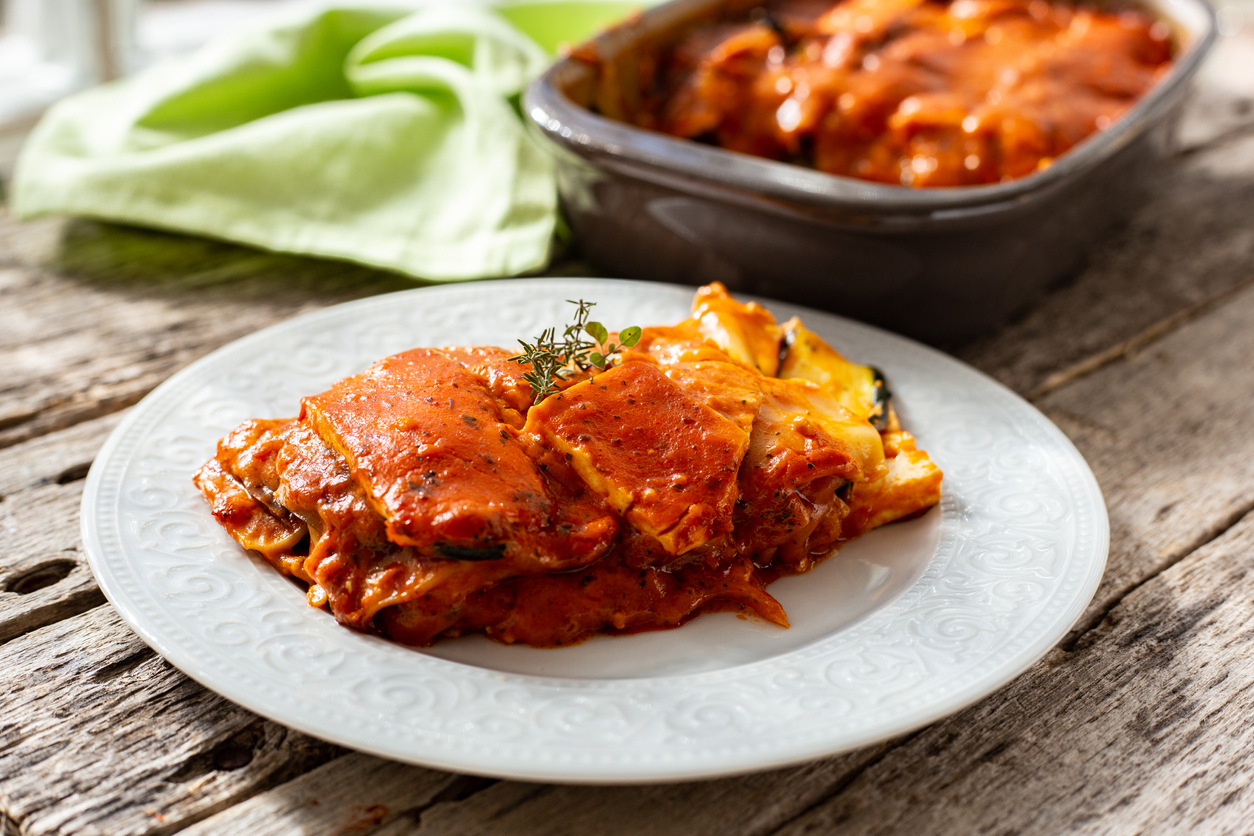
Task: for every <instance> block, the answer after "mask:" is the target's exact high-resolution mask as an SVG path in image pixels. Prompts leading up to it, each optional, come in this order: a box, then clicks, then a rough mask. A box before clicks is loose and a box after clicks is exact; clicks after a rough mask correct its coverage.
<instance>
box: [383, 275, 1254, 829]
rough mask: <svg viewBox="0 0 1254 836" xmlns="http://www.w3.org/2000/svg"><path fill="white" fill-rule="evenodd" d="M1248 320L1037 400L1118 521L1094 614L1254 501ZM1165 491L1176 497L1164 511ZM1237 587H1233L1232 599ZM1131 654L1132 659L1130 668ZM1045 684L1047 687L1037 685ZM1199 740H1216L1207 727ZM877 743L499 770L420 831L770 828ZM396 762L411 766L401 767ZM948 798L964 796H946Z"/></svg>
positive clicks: (1008, 710)
mask: <svg viewBox="0 0 1254 836" xmlns="http://www.w3.org/2000/svg"><path fill="white" fill-rule="evenodd" d="M1251 321H1254V289H1251V290H1247V291H1245V292H1244V293H1243V294H1241V295H1239V296H1237V297H1236V298H1234V299H1232V300H1231V302H1230V303H1229V304H1228V305H1225V306H1223V307H1221V308H1218V309H1216V310H1214V311H1212V312H1211V313H1209V314H1208V315H1206V316H1204V317H1202V318H1201V319H1198V320H1196V321H1194V322H1191V323H1189V324H1187V325H1185V326H1183V327H1181V328H1180V329H1179V330H1177V331H1176V332H1174V333H1172V334H1169V335H1167V336H1166V337H1165V338H1163V339H1162V340H1161V342H1159V343H1156V344H1154V345H1153V346H1152V347H1151V348H1150V349H1149V350H1147V351H1145V352H1144V353H1142V354H1140V355H1137V356H1133V357H1131V358H1125V359H1124V360H1122V361H1120V362H1118V363H1115V364H1112V365H1110V366H1108V367H1106V368H1103V369H1101V370H1100V371H1098V372H1096V373H1094V374H1093V375H1092V376H1091V378H1087V379H1084V380H1080V381H1077V382H1073V383H1072V384H1070V385H1069V386H1066V387H1064V388H1063V389H1061V390H1059V391H1057V392H1055V393H1054V394H1053V395H1051V396H1050V397H1048V398H1046V399H1045V400H1044V402H1043V404H1042V405H1043V407H1044V408H1045V409H1046V410H1047V411H1048V412H1049V414H1050V415H1051V416H1052V417H1053V418H1054V419H1055V420H1057V421H1059V422H1060V423H1061V424H1062V425H1063V426H1064V428H1066V429H1067V430H1068V431H1069V432H1070V433H1071V435H1072V437H1073V438H1074V439H1075V440H1076V441H1077V443H1078V444H1079V445H1080V447H1081V449H1082V451H1083V452H1084V453H1085V455H1086V456H1087V457H1088V458H1089V461H1090V463H1091V464H1092V465H1093V467H1094V471H1095V472H1096V474H1097V476H1098V480H1099V482H1100V483H1101V484H1102V487H1103V489H1104V490H1105V492H1106V498H1107V502H1108V504H1109V506H1110V514H1111V521H1112V527H1113V530H1114V532H1115V535H1114V538H1113V548H1112V553H1111V560H1110V570H1109V573H1108V579H1107V581H1106V582H1105V583H1104V584H1103V586H1102V589H1101V591H1100V592H1099V597H1098V598H1097V599H1096V601H1095V603H1094V605H1093V607H1092V608H1091V610H1090V621H1091V620H1092V619H1094V618H1099V617H1100V616H1101V614H1102V613H1103V612H1105V610H1106V609H1107V608H1109V607H1111V606H1113V605H1114V604H1115V603H1116V602H1118V601H1119V600H1120V598H1121V597H1122V596H1123V595H1124V594H1126V592H1127V591H1128V589H1129V588H1130V587H1132V586H1134V585H1135V584H1137V583H1140V582H1143V581H1144V580H1145V579H1146V578H1149V577H1152V576H1154V575H1155V574H1156V573H1158V572H1159V571H1161V570H1162V569H1164V568H1165V567H1166V566H1168V565H1170V563H1172V562H1174V561H1176V560H1179V559H1180V558H1181V557H1184V556H1185V555H1186V554H1187V553H1189V552H1191V551H1193V550H1194V549H1196V547H1197V546H1198V545H1199V544H1200V543H1202V542H1204V541H1206V540H1208V539H1210V538H1212V537H1214V536H1215V535H1216V533H1217V532H1219V531H1221V530H1222V529H1223V528H1226V527H1227V526H1228V525H1230V524H1231V523H1232V519H1233V517H1234V515H1237V514H1240V513H1241V512H1242V510H1243V509H1244V510H1248V509H1249V508H1250V507H1251V505H1254V436H1251V435H1250V434H1249V433H1248V432H1246V431H1243V429H1242V428H1243V425H1244V423H1245V419H1246V416H1248V414H1249V405H1250V404H1254V366H1250V365H1249V364H1248V362H1246V361H1245V358H1248V357H1249V356H1254V332H1252V331H1251V330H1250V329H1249V327H1248V323H1249V322H1251ZM1074 416H1080V417H1078V418H1077V417H1074ZM1164 494H1169V495H1170V500H1171V501H1174V502H1177V503H1178V504H1177V505H1175V506H1173V507H1171V508H1168V509H1167V510H1166V511H1165V512H1164V511H1163V508H1164V507H1165V505H1164V503H1166V502H1167V500H1166V499H1164V498H1163V495H1164ZM1252 525H1254V523H1252ZM1242 542H1245V541H1242ZM1242 595H1244V593H1241V592H1239V591H1238V592H1234V596H1235V597H1236V598H1238V599H1239V598H1241V596H1242ZM1244 600H1248V595H1247V596H1246V597H1245V599H1244ZM1086 641H1088V640H1087V639H1086ZM1073 656H1074V655H1073ZM1073 656H1068V655H1067V654H1066V653H1062V652H1059V653H1058V654H1055V656H1054V657H1053V658H1052V659H1051V660H1047V662H1046V663H1044V664H1042V665H1039V666H1038V667H1037V668H1036V669H1035V672H1034V673H1033V674H1032V675H1031V676H1033V677H1037V678H1038V680H1034V681H1039V677H1040V676H1042V675H1043V674H1042V671H1049V670H1052V668H1053V667H1055V666H1057V665H1059V664H1064V663H1067V660H1069V659H1071V658H1073ZM1074 658H1080V657H1079V656H1074ZM1224 658H1226V656H1225V657H1224ZM1132 664H1133V667H1132V668H1130V670H1135V669H1136V668H1135V663H1132ZM1041 687H1046V686H1041ZM1084 687H1085V688H1091V687H1096V685H1094V684H1092V683H1089V684H1086V685H1085V686H1084ZM1049 693H1050V691H1049V689H1048V687H1046V690H1045V691H1044V692H1043V694H1044V695H1045V696H1043V697H1042V699H1044V698H1046V697H1047V696H1048V694H1049ZM1067 693H1070V692H1067ZM1023 705H1024V698H1023V696H1022V694H1021V692H1020V691H1019V690H1017V688H1016V689H1015V690H1010V691H1004V692H1002V693H999V694H996V695H994V696H992V697H990V698H989V699H988V700H986V701H985V703H983V704H982V708H981V709H980V710H982V711H985V712H992V713H994V714H996V713H997V712H1002V713H1004V714H1005V716H1007V717H1014V716H1017V712H1019V711H1020V709H1021V707H1022V706H1023ZM1105 708H1108V707H1104V709H1103V710H1105ZM1034 710H1035V709H1034ZM967 716H969V715H967ZM997 716H1001V714H997ZM1124 720H1125V721H1127V722H1131V719H1130V715H1127V714H1126V713H1125V717H1124ZM965 722H966V721H964V720H963V719H961V718H959V719H955V720H952V721H948V722H946V723H944V724H943V725H942V727H943V728H945V729H947V730H948V731H946V732H945V734H949V735H953V736H955V737H960V736H962V735H963V734H965V733H966V732H965V727H964V723H965ZM1215 722H1216V726H1215V728H1214V729H1213V734H1215V735H1218V736H1221V737H1223V736H1226V735H1228V734H1229V733H1230V727H1231V726H1230V724H1231V723H1234V722H1243V717H1242V716H1241V715H1227V714H1223V713H1222V712H1221V713H1220V714H1219V715H1216V717H1215ZM1066 740H1067V739H1066V738H1065V737H1060V738H1059V739H1058V741H1057V746H1058V748H1057V749H1056V750H1054V751H1052V752H1047V753H1045V755H1042V757H1055V758H1060V759H1062V758H1066V757H1067V749H1066ZM1195 742H1197V745H1199V746H1201V745H1204V744H1213V745H1219V744H1218V743H1217V742H1216V741H1211V740H1210V738H1209V737H1207V738H1205V740H1203V739H1201V738H1199V740H1198V741H1195ZM911 745H912V744H911ZM1025 745H1026V744H1025ZM886 752H887V753H888V754H885V753H886ZM881 757H884V758H885V759H888V758H897V757H898V755H897V754H896V752H895V750H894V749H892V748H891V747H887V746H886V747H882V748H881V749H872V750H863V751H860V752H855V753H851V754H849V755H845V756H841V757H838V758H834V759H832V760H829V761H826V762H822V763H818V764H812V765H808V766H805V767H800V768H797V769H792V770H786V771H782V772H776V773H769V774H764V775H755V776H749V777H745V778H736V779H729V780H726V781H715V782H710V783H702V784H690V785H676V786H671V787H634V788H578V789H576V788H559V787H543V786H534V785H525V784H519V783H515V782H502V783H500V784H498V785H495V786H493V787H491V788H489V789H487V790H485V791H483V792H481V793H479V794H477V795H475V796H473V797H472V798H471V799H470V800H468V801H466V802H464V803H453V802H446V803H442V804H437V805H434V806H431V807H430V808H426V809H422V810H421V811H420V818H421V822H420V824H421V827H422V828H423V829H422V830H420V831H419V832H431V833H457V834H461V833H467V834H470V833H482V832H500V831H504V832H510V833H517V834H528V833H537V834H538V833H582V832H590V831H598V832H601V831H603V832H607V833H618V832H622V833H626V832H641V831H652V830H655V831H658V832H659V833H671V832H674V833H680V832H683V833H695V834H701V833H709V834H716V833H726V832H743V833H769V832H772V830H773V829H775V828H777V827H779V826H782V825H784V824H785V823H786V822H787V821H788V820H789V819H790V818H791V817H792V816H795V815H797V814H798V813H799V812H800V811H802V810H805V809H807V808H808V807H809V806H811V805H813V804H817V803H820V802H821V801H822V800H823V799H824V798H827V797H830V796H831V795H832V794H833V793H835V792H838V791H839V788H840V787H841V786H842V785H844V784H845V783H849V782H852V781H853V780H854V779H855V777H856V776H857V775H859V774H860V773H861V772H862V771H863V770H864V769H867V768H868V767H867V764H872V763H874V762H876V760H877V759H879V758H881ZM938 757H939V756H935V757H933V759H932V760H930V761H920V760H919V759H917V758H916V759H915V760H911V761H910V764H912V765H913V766H912V767H911V768H916V769H924V770H934V769H936V768H941V767H946V764H947V762H946V761H945V760H944V759H943V758H940V759H939V760H938V759H937V758H938ZM1024 757H1026V756H1024ZM1128 766H1129V769H1131V768H1132V767H1135V766H1137V765H1136V764H1135V763H1130V764H1129V765H1128ZM946 768H948V767H946ZM953 768H954V769H957V768H958V767H957V766H954V767H953ZM1138 768H1139V767H1138ZM395 769H396V770H397V771H398V774H403V773H404V771H405V770H406V769H407V768H406V767H401V766H397V767H395ZM902 769H903V770H904V769H907V767H906V766H903V767H902ZM1144 780H1146V775H1145V774H1143V773H1141V772H1137V771H1135V770H1132V771H1131V772H1129V773H1128V774H1127V777H1126V778H1116V777H1115V776H1112V777H1111V780H1110V782H1109V783H1110V790H1109V791H1110V792H1116V791H1118V792H1127V791H1130V788H1129V786H1127V785H1126V784H1124V783H1120V782H1121V781H1128V782H1133V783H1136V782H1143V781H1144ZM1010 798H1013V796H1010ZM949 803H952V804H959V803H960V802H959V801H958V800H957V799H955V798H952V797H951V798H950V800H949ZM1103 803H1105V802H1103ZM1007 804H1008V809H1000V810H998V811H997V812H996V814H995V815H993V814H990V817H989V818H988V822H990V823H992V822H1001V821H1003V820H1004V818H1005V816H1006V815H1008V814H1009V812H1010V810H1009V806H1011V804H1012V803H1011V802H1009V801H1008V802H1007ZM898 806H899V807H903V808H904V807H906V806H908V805H901V804H899V805H898ZM1094 809H1095V810H1096V809H1098V808H1096V807H1095V808H1094ZM415 821H416V820H415V818H414V817H412V816H402V817H400V818H398V819H397V820H396V822H395V823H394V824H392V825H388V826H385V827H384V828H383V829H381V830H380V831H378V832H379V834H387V833H393V832H395V833H400V832H406V828H410V827H414V826H416V825H415ZM1018 826H1020V827H1021V826H1022V823H1020V824H1019V825H1018ZM428 829H429V830H428Z"/></svg>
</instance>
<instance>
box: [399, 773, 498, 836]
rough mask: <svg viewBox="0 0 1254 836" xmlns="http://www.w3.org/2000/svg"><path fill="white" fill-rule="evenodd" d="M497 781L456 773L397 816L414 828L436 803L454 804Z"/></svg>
mask: <svg viewBox="0 0 1254 836" xmlns="http://www.w3.org/2000/svg"><path fill="white" fill-rule="evenodd" d="M499 783H500V781H498V780H497V779H495V778H482V777H480V776H478V775H458V776H457V777H456V778H454V779H453V781H452V783H450V784H449V785H448V786H447V787H445V788H444V789H442V790H440V791H439V792H438V793H436V794H435V795H434V796H432V798H431V800H430V801H428V802H427V803H425V804H419V805H418V806H416V807H414V808H412V809H409V810H405V811H404V812H402V813H401V814H400V815H399V816H398V817H397V818H398V819H403V820H407V821H409V822H412V823H413V826H414V827H415V828H417V827H420V826H421V825H422V816H423V814H424V813H426V812H427V811H428V810H430V809H431V808H433V807H435V806H436V805H439V804H456V803H459V802H462V801H465V800H467V799H468V798H471V797H472V796H475V795H478V794H479V793H481V792H483V791H484V790H486V789H489V788H491V787H494V786H496V785H497V784H499ZM520 803H521V802H520Z"/></svg>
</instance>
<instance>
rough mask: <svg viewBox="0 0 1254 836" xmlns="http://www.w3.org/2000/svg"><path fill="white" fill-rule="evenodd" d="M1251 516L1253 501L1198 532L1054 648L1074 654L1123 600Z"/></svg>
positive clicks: (1121, 591)
mask: <svg viewBox="0 0 1254 836" xmlns="http://www.w3.org/2000/svg"><path fill="white" fill-rule="evenodd" d="M1252 514H1254V500H1251V501H1250V502H1248V503H1246V504H1245V505H1242V506H1241V507H1239V508H1237V509H1236V510H1235V511H1233V512H1231V513H1230V514H1228V515H1227V516H1226V517H1224V518H1223V519H1222V520H1220V521H1219V522H1218V523H1217V524H1216V525H1214V526H1212V527H1211V528H1209V529H1206V530H1205V531H1203V532H1201V533H1200V534H1199V535H1198V536H1197V537H1195V538H1194V540H1193V541H1192V542H1191V543H1190V544H1189V545H1187V546H1185V547H1184V548H1182V549H1180V550H1179V551H1178V552H1177V553H1176V554H1174V555H1172V556H1170V557H1168V558H1167V559H1166V560H1164V561H1162V562H1161V563H1159V564H1158V565H1157V566H1155V567H1154V569H1153V570H1152V571H1151V572H1150V573H1149V574H1148V575H1146V576H1145V577H1144V578H1141V579H1140V580H1139V581H1137V582H1136V583H1132V584H1128V585H1127V586H1126V587H1123V588H1121V589H1120V590H1119V592H1118V593H1117V594H1116V595H1115V596H1114V597H1113V598H1112V599H1111V600H1110V601H1108V602H1107V603H1106V605H1105V606H1103V607H1101V608H1100V609H1098V610H1096V611H1094V612H1092V613H1090V614H1089V615H1088V616H1087V617H1086V618H1084V619H1083V620H1082V621H1079V622H1077V623H1076V625H1075V626H1074V627H1072V628H1071V632H1069V633H1068V634H1067V636H1066V638H1064V639H1063V640H1062V641H1060V642H1059V643H1058V644H1057V645H1056V647H1057V648H1058V649H1060V650H1063V651H1064V652H1066V653H1072V652H1074V651H1075V649H1076V648H1077V647H1078V646H1079V644H1080V642H1081V641H1082V640H1083V639H1084V637H1085V636H1087V635H1088V634H1089V633H1091V632H1093V631H1094V630H1096V629H1097V628H1098V627H1100V626H1101V625H1102V624H1103V623H1104V622H1105V621H1106V619H1107V618H1108V617H1109V615H1110V613H1111V612H1112V611H1113V610H1114V609H1115V608H1116V607H1118V606H1119V605H1120V604H1121V603H1123V601H1124V599H1125V598H1127V597H1128V596H1129V595H1132V594H1133V593H1134V592H1136V591H1137V590H1138V589H1140V588H1141V587H1143V586H1145V585H1146V584H1148V583H1150V582H1151V581H1153V580H1154V579H1156V578H1157V577H1159V576H1160V575H1162V574H1163V573H1164V572H1166V571H1168V570H1169V569H1171V567H1173V566H1175V565H1176V564H1177V563H1180V562H1181V561H1184V560H1187V559H1188V558H1189V557H1191V556H1192V555H1194V554H1196V553H1197V552H1199V551H1201V550H1202V549H1204V548H1205V547H1206V546H1208V545H1210V544H1211V543H1213V542H1214V541H1216V540H1218V539H1219V538H1221V537H1223V536H1224V535H1225V534H1227V533H1228V532H1229V531H1231V530H1232V529H1233V528H1235V527H1236V526H1238V525H1240V524H1241V522H1242V521H1243V520H1244V519H1245V518H1246V517H1248V516H1251V515H1252Z"/></svg>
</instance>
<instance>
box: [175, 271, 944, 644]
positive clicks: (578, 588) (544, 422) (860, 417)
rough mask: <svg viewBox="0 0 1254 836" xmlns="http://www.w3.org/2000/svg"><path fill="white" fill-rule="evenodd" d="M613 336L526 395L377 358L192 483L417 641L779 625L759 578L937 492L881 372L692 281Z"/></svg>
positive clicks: (230, 516)
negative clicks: (686, 294) (741, 618)
mask: <svg viewBox="0 0 1254 836" xmlns="http://www.w3.org/2000/svg"><path fill="white" fill-rule="evenodd" d="M583 309H584V306H583V305H581V306H580V310H581V312H582V311H583ZM592 325H594V326H597V328H600V326H599V325H597V324H596V323H592ZM631 330H633V331H635V332H636V333H634V334H633V335H632V337H631V340H630V343H629V341H628V340H627V339H625V338H621V337H619V335H616V334H609V335H607V334H606V333H605V332H604V330H603V329H602V330H601V333H600V334H599V335H598V337H597V338H596V339H595V342H594V343H593V344H594V345H595V347H596V348H597V350H598V352H599V353H596V354H593V355H592V357H593V361H592V362H591V363H583V362H577V361H575V362H571V363H569V364H567V365H566V366H565V367H564V368H562V369H561V370H559V371H558V372H557V373H555V374H553V375H552V376H551V377H548V379H545V380H543V381H541V382H542V384H543V386H542V387H541V390H540V391H539V392H537V390H536V388H535V385H534V384H535V380H536V377H537V373H536V369H537V368H538V367H539V363H538V361H537V362H536V363H534V364H529V363H526V362H519V361H520V359H521V358H519V357H514V356H513V355H512V353H511V352H510V351H507V350H505V349H501V348H493V347H485V346H479V347H448V348H416V349H412V350H410V351H406V352H403V353H401V354H397V355H395V356H392V357H388V358H386V359H383V360H380V361H379V362H377V363H375V364H374V365H373V366H371V367H370V368H369V369H367V370H366V371H365V372H363V373H361V374H359V375H355V376H353V377H349V378H346V379H344V380H341V381H339V382H338V383H336V384H335V385H333V386H332V387H331V388H330V389H328V390H327V391H325V392H323V393H321V394H319V395H314V396H312V397H307V398H305V399H304V400H303V401H302V403H301V410H300V415H299V416H297V417H296V418H288V419H281V420H269V419H255V420H251V421H246V422H244V423H243V424H241V425H240V426H239V427H237V428H236V429H235V430H234V431H232V432H231V433H230V434H229V435H227V436H226V437H225V438H223V439H222V440H221V441H220V442H219V444H218V449H217V454H216V455H215V456H214V458H213V459H211V460H210V461H209V462H208V463H206V464H205V465H204V467H203V468H201V470H200V472H199V473H197V474H196V476H195V482H196V485H197V486H198V487H199V488H200V490H201V491H202V492H203V493H204V495H205V498H206V499H207V500H208V501H209V504H210V506H211V508H212V512H213V515H214V517H215V518H216V519H217V520H218V522H219V523H220V524H221V525H222V526H223V528H225V529H226V530H227V532H229V533H230V535H231V536H232V537H233V538H234V539H235V540H236V541H237V542H238V543H239V544H240V545H242V546H243V547H245V548H247V549H251V550H253V551H255V552H257V553H259V554H260V555H262V556H263V557H264V558H265V559H266V560H267V561H268V562H269V563H270V564H272V565H273V566H274V567H275V568H276V569H277V570H279V571H280V572H282V573H284V574H286V575H289V576H291V577H292V578H294V579H296V580H298V581H300V582H301V583H303V584H305V585H307V586H308V597H309V602H310V604H312V605H313V606H315V607H325V608H326V609H328V610H329V611H330V612H331V614H332V615H333V616H334V617H335V618H336V620H337V621H339V622H340V623H341V624H343V625H345V626H347V627H351V628H353V629H355V630H361V631H369V632H374V633H379V634H382V635H385V636H389V637H391V638H393V639H395V640H397V641H400V642H403V643H406V644H411V645H429V644H431V643H432V642H434V641H435V640H436V639H437V638H440V637H451V636H457V635H460V634H464V633H468V632H483V633H485V634H486V635H487V636H488V637H489V638H491V639H494V640H496V641H500V642H504V643H516V642H517V643H523V644H528V645H533V646H536V647H556V646H561V645H569V644H572V643H576V642H579V641H582V640H584V639H586V638H588V637H590V636H592V635H594V634H596V633H631V632H638V631H642V630H653V629H662V628H669V627H676V626H678V625H680V624H682V623H684V622H685V621H686V620H687V619H689V618H692V617H693V616H695V615H697V614H699V613H702V612H712V611H728V610H730V611H735V612H738V613H746V614H751V615H755V616H757V617H760V618H762V619H765V620H767V621H769V622H773V623H775V624H778V625H780V626H781V627H787V626H788V618H787V616H786V614H785V613H784V610H783V608H782V607H781V606H780V604H779V602H777V601H776V600H775V599H774V598H772V597H771V595H770V594H769V593H768V592H767V591H766V590H767V586H768V585H769V584H770V583H771V582H772V581H773V580H775V579H776V578H778V577H780V576H783V575H793V574H798V573H802V572H805V571H807V570H809V569H810V568H812V567H813V566H814V565H815V564H816V563H817V562H819V561H821V560H823V559H825V558H827V557H828V556H829V555H831V554H832V553H833V552H834V551H835V550H836V549H837V548H838V547H839V546H840V544H841V543H842V542H845V541H847V540H850V539H852V538H854V537H857V536H859V535H861V534H862V533H864V532H866V531H869V530H870V529H872V528H875V527H877V526H880V525H884V524H886V523H890V522H893V521H894V520H901V519H905V518H909V517H913V516H915V515H918V514H920V513H922V512H923V511H925V510H926V509H928V508H930V507H931V506H932V505H935V504H936V503H937V502H938V501H939V498H940V485H941V472H940V470H939V469H938V468H937V467H936V465H935V464H934V463H933V462H932V461H931V459H929V458H928V455H927V454H926V453H925V452H923V451H922V450H919V449H917V447H916V446H915V443H914V440H913V438H912V437H911V435H910V434H909V433H907V432H905V431H904V430H903V429H902V428H901V426H900V424H899V422H898V419H897V416H896V414H895V412H894V410H893V406H892V402H891V398H890V396H889V392H888V390H887V388H886V385H885V383H884V380H883V378H882V377H881V376H880V374H879V373H878V372H877V371H875V370H874V369H872V368H869V367H866V366H859V365H856V364H854V363H851V362H849V361H848V360H846V359H845V358H844V357H842V356H841V355H840V354H838V353H837V352H836V351H835V350H833V349H832V348H831V347H830V346H828V345H827V344H826V343H824V342H823V341H822V340H821V339H820V338H819V337H818V336H817V335H815V334H814V333H813V332H811V331H809V330H807V329H806V328H805V326H804V325H802V323H801V322H800V321H798V320H797V319H793V320H790V321H788V322H785V323H782V324H780V323H777V322H776V321H775V319H774V318H773V317H772V316H771V315H770V313H769V312H767V311H766V310H765V309H764V308H762V307H760V306H758V305H756V304H752V303H751V304H748V305H745V304H741V303H739V302H737V301H736V300H734V299H733V298H731V297H730V296H729V295H728V294H727V292H726V291H725V290H724V289H723V288H722V287H721V286H720V285H711V286H709V287H705V288H702V289H700V290H699V291H698V292H697V296H696V300H695V303H694V307H693V313H692V316H691V317H690V318H688V319H685V320H684V321H682V322H680V323H678V324H677V325H673V326H667V327H654V328H644V329H643V330H642V331H641V330H640V329H631ZM590 333H592V331H590ZM626 333H627V332H626V331H624V332H623V334H626ZM616 338H618V339H620V340H621V344H620V345H618V346H617V349H616V348H615V346H614V340H615V339H616ZM626 344H630V345H631V347H630V348H626V347H624V346H625V345H626ZM585 354H586V352H585ZM601 366H603V367H604V368H600V367H601ZM545 374H546V375H547V372H545Z"/></svg>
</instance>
